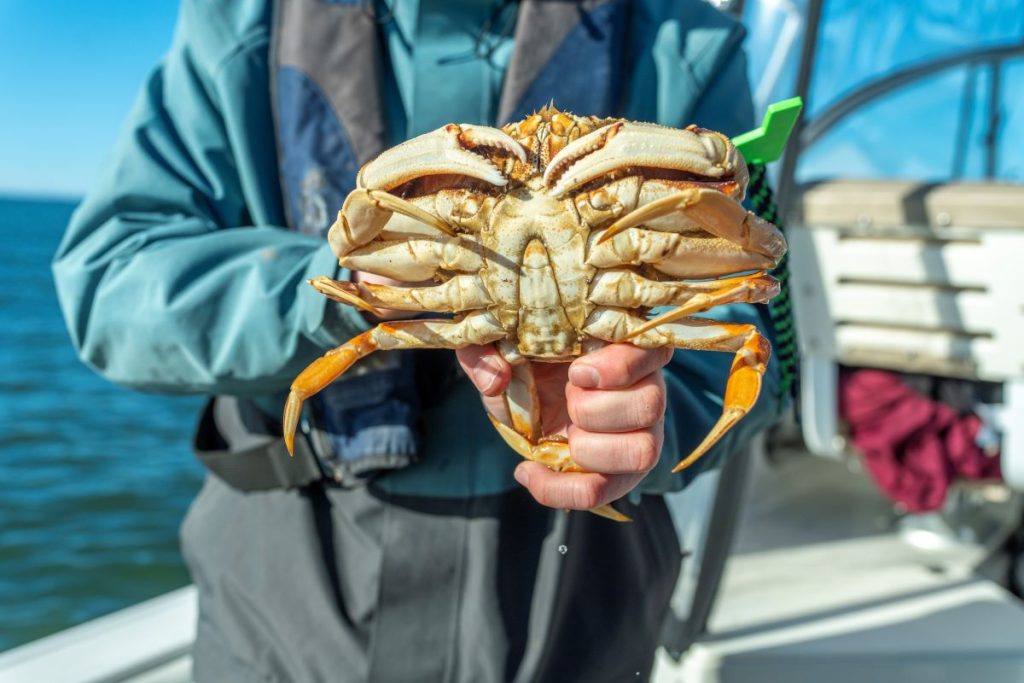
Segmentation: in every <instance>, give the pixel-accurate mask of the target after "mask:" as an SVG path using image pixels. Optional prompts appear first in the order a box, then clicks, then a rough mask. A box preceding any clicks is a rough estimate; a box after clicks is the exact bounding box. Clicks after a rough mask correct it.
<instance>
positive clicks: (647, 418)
mask: <svg viewBox="0 0 1024 683" xmlns="http://www.w3.org/2000/svg"><path fill="white" fill-rule="evenodd" d="M635 399H636V400H635V401H634V402H633V404H632V406H633V416H634V420H635V423H636V425H637V426H638V427H651V426H653V425H654V424H655V423H657V422H658V420H660V419H661V418H662V416H663V415H664V414H665V408H666V401H667V399H666V396H665V392H664V390H662V388H661V387H660V386H658V384H657V383H654V384H649V385H648V386H644V387H641V388H640V389H639V390H638V391H637V392H636V397H635Z"/></svg>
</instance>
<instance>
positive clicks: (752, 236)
mask: <svg viewBox="0 0 1024 683" xmlns="http://www.w3.org/2000/svg"><path fill="white" fill-rule="evenodd" d="M671 214H679V215H680V218H681V219H682V221H681V222H680V224H679V225H678V226H677V227H678V229H686V228H690V227H691V226H693V225H694V224H696V225H697V226H699V227H700V228H702V229H704V230H706V231H707V232H710V233H711V234H713V235H717V236H718V237H722V238H725V239H727V240H729V241H730V242H733V243H735V244H737V245H739V246H740V247H742V248H743V249H744V250H746V251H753V252H756V253H758V254H761V255H763V256H768V257H771V258H773V259H774V260H776V261H778V260H779V259H780V258H782V254H784V253H785V251H786V239H785V238H784V237H783V236H782V233H781V232H780V231H779V229H778V228H776V227H775V226H774V225H772V224H771V223H769V222H768V221H766V220H764V219H762V218H760V217H758V216H757V215H755V214H753V213H751V212H749V211H747V210H746V209H744V208H743V206H742V205H741V204H739V203H738V202H737V201H736V200H734V199H730V198H729V197H726V196H725V195H724V194H722V193H721V192H718V191H717V190H710V189H707V188H703V187H702V188H687V189H685V190H681V191H679V192H675V193H673V194H670V195H668V196H667V197H662V198H661V199H657V200H655V201H653V202H651V203H649V204H645V205H643V206H641V207H639V208H637V209H634V210H633V211H631V212H630V213H628V214H626V215H625V216H623V217H622V218H620V219H619V220H617V221H615V223H613V224H612V225H610V226H609V227H608V229H607V230H605V231H604V233H602V234H601V235H600V236H599V237H598V238H597V244H601V243H603V242H605V241H607V240H609V239H611V238H613V237H615V235H618V234H619V233H620V232H622V231H623V230H626V229H628V228H635V227H640V226H642V225H643V224H644V223H648V222H650V221H652V220H654V219H657V218H661V217H662V216H668V215H671ZM658 229H659V230H662V231H670V230H671V226H670V227H665V226H661V225H659V226H658Z"/></svg>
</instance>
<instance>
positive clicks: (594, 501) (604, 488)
mask: <svg viewBox="0 0 1024 683" xmlns="http://www.w3.org/2000/svg"><path fill="white" fill-rule="evenodd" d="M515 477H516V481H518V482H519V483H520V484H522V485H523V486H525V487H526V488H527V490H529V492H530V494H531V495H532V496H533V497H534V498H535V499H536V500H537V502H538V503H540V504H541V505H546V506H548V507H551V508H557V509H559V510H590V509H591V508H596V507H599V506H601V505H607V504H608V503H611V502H612V501H615V500H618V499H619V498H622V497H623V496H624V495H626V494H627V493H629V492H630V491H632V490H633V488H634V487H635V486H636V485H637V484H639V483H640V480H641V479H643V478H644V475H643V474H598V473H594V472H553V471H551V470H549V469H548V468H547V467H544V466H543V465H541V464H540V463H536V462H524V463H522V464H521V465H519V466H518V467H517V468H516V471H515Z"/></svg>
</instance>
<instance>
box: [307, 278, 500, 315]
mask: <svg viewBox="0 0 1024 683" xmlns="http://www.w3.org/2000/svg"><path fill="white" fill-rule="evenodd" d="M309 284H311V285H313V288H314V289H316V290H317V291H318V292H320V293H321V294H323V295H325V296H327V297H329V298H331V299H334V300H335V301H340V302H341V303H344V304H349V305H352V306H356V307H357V308H360V309H362V310H364V311H366V312H368V313H372V314H374V315H377V316H380V311H379V310H378V309H377V307H378V306H379V307H380V308H390V309H392V310H396V311H420V312H423V311H427V312H431V313H458V312H461V311H470V310H476V309H480V308H486V307H487V306H489V305H490V304H491V297H490V296H488V294H487V290H486V289H484V286H483V283H482V282H481V281H480V278H479V277H477V276H476V275H456V276H454V277H452V278H451V279H450V280H448V281H446V282H443V283H441V284H439V285H436V286H434V287H392V286H390V285H376V284H370V283H365V282H360V283H359V284H356V283H354V282H338V281H337V280H332V279H331V278H329V277H324V276H320V277H316V278H313V279H312V280H310V281H309Z"/></svg>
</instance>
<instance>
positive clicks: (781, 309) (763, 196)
mask: <svg viewBox="0 0 1024 683" xmlns="http://www.w3.org/2000/svg"><path fill="white" fill-rule="evenodd" d="M747 168H748V170H749V172H750V184H749V185H748V189H749V192H750V205H751V207H752V208H753V210H754V213H756V214H757V215H758V216H760V217H761V218H763V219H764V220H766V221H768V222H770V223H774V224H775V225H776V226H777V227H778V228H779V230H781V231H782V232H783V234H785V232H786V230H785V227H784V226H783V225H782V221H781V219H780V217H779V211H778V207H777V206H776V205H775V195H774V193H773V192H772V188H771V185H770V184H769V183H768V178H767V174H766V173H765V167H764V164H749V165H748V166H747ZM771 274H772V275H773V276H774V277H775V279H777V280H778V281H779V285H780V287H779V293H778V295H777V296H776V297H775V298H773V299H772V300H771V301H770V302H769V303H768V312H769V314H770V315H771V320H772V327H773V331H774V333H775V348H774V355H775V362H776V363H778V365H779V370H780V372H781V380H780V383H779V398H780V399H781V400H780V405H781V406H785V405H786V403H787V401H786V400H785V399H786V398H787V397H790V396H793V395H795V394H796V387H797V381H798V370H799V360H800V351H799V348H798V347H797V339H796V328H795V326H794V322H793V300H792V299H791V298H790V296H789V254H788V253H787V254H786V255H785V256H783V257H782V260H781V261H779V265H778V266H776V267H775V269H774V270H773V271H772V273H771Z"/></svg>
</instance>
